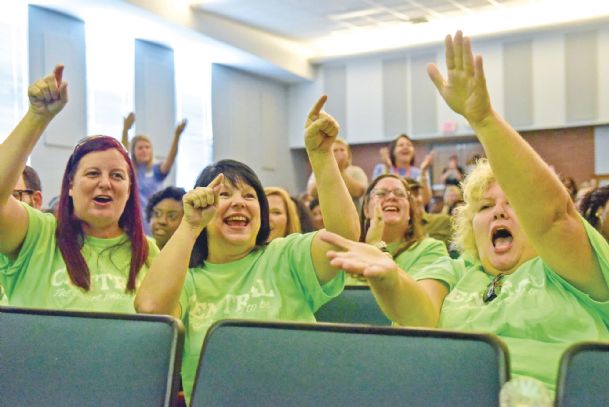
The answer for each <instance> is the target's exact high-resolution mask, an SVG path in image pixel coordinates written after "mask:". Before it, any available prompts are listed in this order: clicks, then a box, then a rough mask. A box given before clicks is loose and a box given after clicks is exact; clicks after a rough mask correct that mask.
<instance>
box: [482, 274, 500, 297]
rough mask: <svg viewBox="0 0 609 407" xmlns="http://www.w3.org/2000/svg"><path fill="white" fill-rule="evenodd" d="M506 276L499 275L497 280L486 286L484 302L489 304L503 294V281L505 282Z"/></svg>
mask: <svg viewBox="0 0 609 407" xmlns="http://www.w3.org/2000/svg"><path fill="white" fill-rule="evenodd" d="M503 277H505V274H501V273H499V274H497V275H496V276H495V278H493V280H492V281H491V282H490V283H489V284H488V286H486V289H485V290H484V292H483V293H482V302H484V303H485V304H488V303H489V302H491V301H493V300H494V299H495V298H497V296H498V295H499V294H500V293H501V285H502V284H501V280H503Z"/></svg>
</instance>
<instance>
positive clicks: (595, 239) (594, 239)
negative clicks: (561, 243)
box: [545, 218, 609, 325]
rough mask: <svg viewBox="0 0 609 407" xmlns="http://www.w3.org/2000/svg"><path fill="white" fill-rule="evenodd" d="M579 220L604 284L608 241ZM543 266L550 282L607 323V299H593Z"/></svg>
mask: <svg viewBox="0 0 609 407" xmlns="http://www.w3.org/2000/svg"><path fill="white" fill-rule="evenodd" d="M581 221H582V223H583V224H584V228H585V229H586V234H587V235H588V239H589V240H590V245H591V246H592V253H593V255H594V257H595V259H596V261H597V263H598V265H599V268H600V270H601V273H603V277H604V278H605V284H607V282H609V243H608V242H607V240H605V238H604V237H603V236H602V235H601V234H600V233H599V232H598V231H597V230H596V229H594V227H592V226H591V225H590V224H589V223H588V222H587V221H586V220H585V219H584V218H581ZM545 267H546V271H547V272H546V275H547V276H548V278H549V279H550V280H551V281H552V282H554V283H556V284H558V285H560V286H561V287H562V288H563V289H565V290H566V291H568V292H569V293H571V294H573V295H574V296H575V297H576V298H577V299H578V300H579V301H581V302H582V303H584V304H585V305H587V306H589V307H591V308H593V309H594V310H596V311H597V312H599V313H600V315H601V316H602V318H603V320H604V321H605V323H606V324H608V325H609V301H596V300H594V299H593V298H591V297H590V295H588V293H585V292H583V291H581V290H579V289H578V288H576V287H574V286H572V285H571V284H570V283H569V282H568V281H567V280H565V279H564V278H562V277H561V276H560V275H558V274H556V273H555V272H554V271H552V270H551V269H550V268H549V267H548V266H547V265H546V266H545Z"/></svg>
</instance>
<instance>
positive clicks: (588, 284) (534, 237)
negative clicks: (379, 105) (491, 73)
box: [428, 31, 609, 300]
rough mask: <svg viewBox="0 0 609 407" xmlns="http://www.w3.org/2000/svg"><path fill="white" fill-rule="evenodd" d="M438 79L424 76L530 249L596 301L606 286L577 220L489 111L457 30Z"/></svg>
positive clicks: (531, 156)
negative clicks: (468, 138) (464, 128)
mask: <svg viewBox="0 0 609 407" xmlns="http://www.w3.org/2000/svg"><path fill="white" fill-rule="evenodd" d="M445 46H446V68H447V77H446V78H444V77H443V76H442V74H441V73H440V72H439V70H438V68H437V67H436V66H435V65H433V64H432V65H429V66H428V73H429V76H430V77H431V80H432V81H433V83H434V84H435V86H436V88H437V89H438V91H439V92H440V94H441V95H442V97H443V98H444V100H445V101H446V103H447V104H448V105H449V106H450V108H451V109H453V110H454V111H455V112H456V113H458V114H460V115H462V116H463V117H465V119H467V121H468V122H469V124H470V125H471V127H472V129H473V130H474V132H475V133H476V135H477V137H478V139H479V140H480V142H481V143H482V145H483V147H484V150H485V152H486V155H487V157H488V159H489V162H490V164H491V167H492V169H493V172H494V174H495V177H496V178H497V181H498V183H499V185H500V186H501V188H502V189H503V191H504V192H505V194H506V196H507V197H508V199H509V201H510V204H511V206H512V207H513V208H514V210H515V212H516V214H517V216H518V220H519V222H520V224H521V225H522V227H523V228H524V230H525V232H526V234H527V236H528V238H529V239H530V241H531V243H532V245H533V246H534V248H535V249H536V251H537V253H538V254H539V255H540V256H541V258H542V259H543V260H544V262H545V263H546V264H548V265H549V266H550V267H551V268H552V270H554V271H556V272H557V273H558V274H560V275H561V276H562V277H564V278H565V279H566V280H568V281H569V282H571V283H572V284H573V285H574V286H576V287H578V288H579V289H581V290H583V291H585V292H587V293H588V294H590V295H592V297H594V298H596V299H598V300H607V299H609V288H608V287H607V283H606V282H605V280H604V278H603V276H602V274H601V272H600V269H599V266H598V265H597V263H596V261H595V259H594V256H593V254H592V247H591V245H590V243H589V240H588V238H587V236H586V233H585V229H584V226H583V224H582V222H581V218H580V217H579V215H578V214H577V210H576V209H575V206H574V204H573V202H572V201H571V199H570V197H569V194H568V193H567V191H566V189H565V188H564V187H563V185H562V183H561V182H560V180H559V179H558V177H557V176H556V174H554V172H553V171H551V170H550V168H549V167H548V165H547V164H546V163H545V162H544V161H543V160H542V158H541V157H540V156H539V155H538V154H537V153H536V152H535V150H533V148H532V147H531V146H530V145H529V144H528V143H527V142H526V141H525V140H524V139H523V138H522V137H521V136H520V135H519V134H518V133H517V132H516V131H515V130H514V129H513V128H512V127H511V126H510V125H509V124H508V123H507V122H506V121H505V120H504V119H503V118H502V117H501V116H500V115H499V114H498V113H497V112H496V111H495V110H493V108H492V106H491V102H490V98H489V95H488V91H487V88H486V80H485V76H484V70H483V64H482V57H480V56H476V57H474V55H473V53H472V49H471V42H470V39H469V38H467V37H463V34H462V33H461V32H460V31H459V32H457V34H456V35H455V36H454V38H453V37H451V36H447V37H446V40H445Z"/></svg>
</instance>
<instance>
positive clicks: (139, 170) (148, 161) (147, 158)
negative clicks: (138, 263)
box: [121, 112, 188, 234]
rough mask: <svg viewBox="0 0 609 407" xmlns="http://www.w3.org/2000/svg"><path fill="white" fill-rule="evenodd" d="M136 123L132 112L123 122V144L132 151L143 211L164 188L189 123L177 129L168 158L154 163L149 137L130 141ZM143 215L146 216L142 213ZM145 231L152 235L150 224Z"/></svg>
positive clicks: (136, 137) (146, 225)
mask: <svg viewBox="0 0 609 407" xmlns="http://www.w3.org/2000/svg"><path fill="white" fill-rule="evenodd" d="M133 123H135V113H133V112H131V113H129V114H128V115H127V117H125V118H124V120H123V135H122V140H121V141H122V143H123V145H124V146H125V148H126V149H127V150H129V151H131V160H132V161H133V164H134V166H135V173H136V175H137V185H138V188H139V197H140V207H141V208H142V210H144V208H146V205H147V204H148V199H150V197H151V196H152V194H154V193H155V192H156V191H158V190H160V189H161V188H162V187H163V181H164V180H165V178H167V175H168V174H169V171H171V168H172V167H173V163H174V161H175V158H176V155H177V154H178V146H179V144H180V137H181V136H182V134H183V133H184V129H185V128H186V124H187V123H188V121H187V120H186V119H183V120H182V121H181V122H180V123H178V125H177V126H176V128H175V131H174V133H173V139H172V141H171V147H170V148H169V152H168V153H167V157H166V158H165V160H164V161H163V162H160V163H155V162H154V151H153V149H152V141H150V139H149V138H148V137H147V136H144V135H141V134H140V135H137V136H135V137H133V138H132V139H131V141H129V130H130V129H131V127H132V126H133ZM142 215H145V214H144V213H142ZM144 231H145V232H146V233H147V234H150V229H149V228H148V224H144Z"/></svg>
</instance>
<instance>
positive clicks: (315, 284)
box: [135, 96, 360, 400]
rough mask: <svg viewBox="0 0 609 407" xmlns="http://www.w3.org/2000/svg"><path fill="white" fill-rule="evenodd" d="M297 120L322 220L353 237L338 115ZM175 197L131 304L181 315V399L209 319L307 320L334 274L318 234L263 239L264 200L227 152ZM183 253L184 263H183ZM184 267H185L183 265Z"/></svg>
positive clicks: (337, 278) (337, 280) (330, 293)
mask: <svg viewBox="0 0 609 407" xmlns="http://www.w3.org/2000/svg"><path fill="white" fill-rule="evenodd" d="M325 101H326V97H325V96H323V97H321V98H320V99H319V100H318V101H317V103H316V104H315V105H314V106H313V108H312V109H311V112H310V113H309V115H308V117H307V120H306V123H305V146H306V150H307V154H308V156H309V161H310V163H311V167H312V168H313V172H314V174H315V176H316V178H317V180H318V182H317V190H318V194H319V201H320V203H321V208H322V211H323V213H324V215H327V216H325V219H326V228H327V229H328V230H331V231H334V232H337V233H338V234H339V235H342V236H345V237H348V238H350V239H359V232H360V231H359V224H358V223H359V222H358V218H357V211H356V209H355V205H354V204H353V200H352V199H351V195H350V194H349V191H348V190H347V187H346V185H345V183H344V181H343V178H342V176H341V174H340V170H339V168H338V165H337V163H336V160H335V158H334V155H333V154H332V152H331V151H332V150H331V149H332V144H333V143H334V139H335V138H336V136H337V134H338V130H339V127H338V123H337V122H336V121H335V120H334V119H333V118H332V117H331V116H330V115H328V114H327V113H325V112H323V111H322V110H321V109H322V107H323V105H324V103H325ZM195 185H196V188H195V189H194V190H192V191H190V192H188V193H187V194H186V195H185V196H184V218H183V219H182V223H181V224H180V226H179V227H178V230H177V231H176V232H175V233H174V235H173V236H172V238H171V239H170V240H169V242H168V243H167V244H166V245H165V247H164V248H163V250H162V251H161V253H160V255H159V256H158V257H157V258H156V260H155V261H154V262H153V264H152V268H151V270H150V272H149V273H148V275H147V276H146V278H145V279H144V281H143V282H142V286H141V287H140V290H139V291H138V294H137V297H136V299H135V306H136V308H137V310H138V312H142V313H152V314H169V315H174V316H176V317H180V318H182V321H183V322H184V327H185V331H186V334H185V338H186V340H185V344H184V358H183V361H184V362H183V363H182V379H183V384H184V392H185V396H186V399H187V400H189V399H190V394H191V391H192V386H193V383H194V379H195V373H196V369H197V365H198V363H199V357H200V352H201V346H202V344H203V339H204V337H205V334H206V332H207V330H208V329H209V327H210V325H211V324H212V323H214V322H215V321H217V320H219V319H226V318H247V319H262V320H291V321H307V322H314V321H315V316H314V314H315V311H316V310H317V309H318V308H319V307H320V306H321V305H323V304H324V303H325V302H327V301H329V300H330V299H331V298H333V297H334V296H336V295H338V294H339V293H340V292H341V290H342V288H343V283H344V279H343V273H342V272H340V270H338V269H336V268H333V267H331V266H330V264H329V260H328V258H327V257H326V255H325V253H326V252H327V251H328V250H330V249H331V248H332V246H330V245H327V244H325V243H321V244H320V242H321V241H320V240H319V238H318V232H314V233H308V234H304V235H303V234H300V233H293V234H291V235H289V236H287V237H285V238H280V239H275V240H273V241H272V242H270V243H268V244H266V242H267V239H268V236H269V231H270V226H269V220H268V219H269V215H268V214H269V208H268V202H267V198H266V195H265V193H264V190H263V188H262V185H261V183H260V180H259V179H258V177H257V176H256V174H255V173H254V172H253V171H252V169H251V168H249V167H248V166H246V165H245V164H243V163H240V162H238V161H234V160H222V161H219V162H217V163H215V164H212V165H210V166H208V167H206V168H205V169H204V170H203V172H202V173H201V175H200V176H199V178H198V179H197V182H196V184H195ZM189 257H190V263H189V261H188V259H189ZM189 266H190V269H189Z"/></svg>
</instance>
